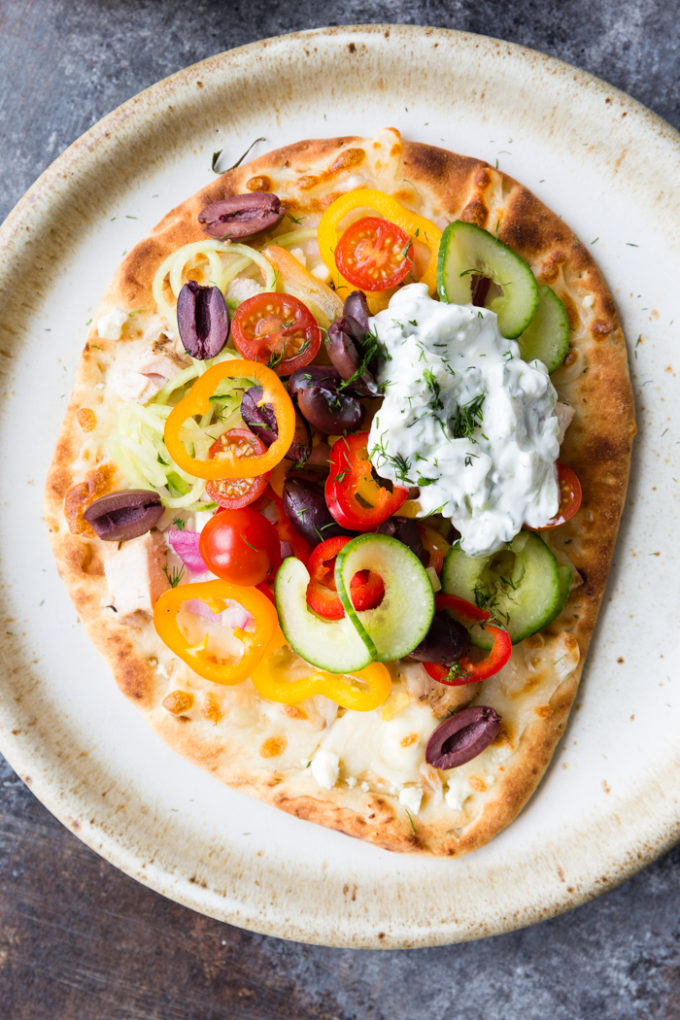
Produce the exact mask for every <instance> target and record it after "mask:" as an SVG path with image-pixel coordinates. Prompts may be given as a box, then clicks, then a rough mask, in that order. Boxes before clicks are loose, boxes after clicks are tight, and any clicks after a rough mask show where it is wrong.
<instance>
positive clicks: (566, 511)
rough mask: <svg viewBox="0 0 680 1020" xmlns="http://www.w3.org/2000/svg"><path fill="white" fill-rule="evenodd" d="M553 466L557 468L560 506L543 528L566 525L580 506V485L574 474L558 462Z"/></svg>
mask: <svg viewBox="0 0 680 1020" xmlns="http://www.w3.org/2000/svg"><path fill="white" fill-rule="evenodd" d="M555 466H556V467H557V485H558V487H559V490H560V505H559V509H558V511H557V513H556V514H555V516H554V517H551V518H550V520H549V521H548V523H547V524H544V525H543V527H544V528H559V527H560V525H562V524H566V522H567V521H570V520H571V518H572V517H573V516H574V514H575V513H576V512H577V510H578V509H579V507H580V506H581V495H582V493H581V483H580V482H579V480H578V477H577V475H576V472H575V471H572V469H571V468H570V467H567V466H566V464H560V462H559V460H558V461H557V462H556V465H555ZM533 530H542V529H533Z"/></svg>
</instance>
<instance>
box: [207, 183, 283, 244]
mask: <svg viewBox="0 0 680 1020" xmlns="http://www.w3.org/2000/svg"><path fill="white" fill-rule="evenodd" d="M284 212H285V210H284V208H283V206H282V205H281V201H280V199H279V197H278V195H272V194H270V193H269V192H263V191H260V192H253V193H251V194H249V195H231V196H230V197H229V198H223V199H221V201H219V202H213V203H212V205H208V206H206V207H205V209H203V211H202V212H200V213H199V215H198V222H199V223H202V224H203V229H204V230H205V232H206V233H207V234H210V236H211V237H218V238H222V237H225V238H226V237H228V238H235V237H238V238H241V239H242V238H244V237H253V235H254V234H260V233H262V231H263V230H267V229H268V228H269V227H275V226H276V224H277V223H278V222H279V220H280V219H281V218H282V217H283V214H284Z"/></svg>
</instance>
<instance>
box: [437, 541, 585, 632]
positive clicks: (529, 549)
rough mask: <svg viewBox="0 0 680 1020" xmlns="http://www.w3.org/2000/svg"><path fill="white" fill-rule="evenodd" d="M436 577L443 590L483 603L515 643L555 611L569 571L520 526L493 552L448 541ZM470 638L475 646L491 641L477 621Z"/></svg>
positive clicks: (561, 601) (566, 588) (563, 596)
mask: <svg viewBox="0 0 680 1020" xmlns="http://www.w3.org/2000/svg"><path fill="white" fill-rule="evenodd" d="M566 569H567V570H569V568H568V567H567V568H566ZM441 580H442V588H443V590H444V591H445V592H446V593H447V594H449V595H458V596H459V598H463V599H465V600H466V601H467V602H471V603H472V604H473V605H476V606H479V607H480V608H482V609H488V610H489V612H490V613H491V615H492V617H493V618H494V619H495V620H497V621H498V624H499V625H500V626H501V627H505V628H506V629H507V631H508V633H509V634H510V640H511V641H512V643H513V644H517V643H518V642H519V641H522V640H523V639H524V638H525V637H528V636H529V635H530V634H534V633H535V632H536V631H537V630H540V629H541V627H545V626H546V625H547V624H548V623H550V621H551V620H554V618H555V617H556V616H557V614H558V613H559V612H560V610H561V609H562V606H563V605H564V603H565V602H566V599H567V596H568V595H569V582H570V580H571V571H569V576H568V577H566V576H565V575H564V574H563V573H562V572H561V569H560V568H559V567H558V564H557V560H556V559H555V556H554V555H553V553H552V552H551V550H550V549H549V548H548V546H547V545H546V544H545V542H544V541H543V539H542V538H539V536H538V535H536V534H534V532H533V531H520V533H519V535H515V537H514V538H513V540H512V542H508V544H507V545H506V546H504V547H503V549H501V550H499V552H497V553H494V554H493V555H492V556H481V557H473V556H466V554H465V553H464V552H462V550H461V548H460V546H459V545H454V546H452V547H451V549H449V551H448V553H447V555H446V559H445V560H444V569H443V571H442V578H441ZM470 638H471V640H472V641H473V643H474V644H475V645H477V646H478V647H480V648H490V647H491V644H492V641H491V639H490V638H489V635H488V634H486V633H485V631H484V630H483V628H481V627H474V628H473V629H472V631H471V632H470Z"/></svg>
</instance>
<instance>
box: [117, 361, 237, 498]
mask: <svg viewBox="0 0 680 1020" xmlns="http://www.w3.org/2000/svg"><path fill="white" fill-rule="evenodd" d="M237 357H239V355H238V354H237V352H236V351H233V350H231V349H227V348H225V349H224V350H222V351H221V352H220V353H219V354H218V355H217V357H215V358H212V359H211V360H210V361H193V362H192V364H191V365H189V366H188V367H187V368H185V369H183V370H182V371H181V372H178V373H177V375H176V376H175V377H174V378H173V379H170V380H168V382H167V383H166V384H165V386H164V387H163V389H161V390H160V391H159V392H158V393H157V394H156V397H155V398H154V399H153V400H150V401H149V402H148V403H147V404H138V403H135V402H133V401H128V402H126V403H124V404H121V406H120V408H119V410H118V416H117V421H116V428H115V430H114V432H113V434H112V435H111V436H110V437H109V440H108V451H109V455H110V456H111V458H112V460H113V461H114V463H115V464H116V465H117V467H118V469H119V470H120V471H121V473H122V474H123V475H124V476H125V478H126V479H127V480H128V481H129V482H130V484H131V486H132V487H133V488H138V489H154V490H155V491H156V492H157V493H158V495H159V497H160V500H161V503H162V504H163V505H164V506H167V507H170V508H172V509H180V508H182V509H185V510H200V508H201V505H202V503H203V502H204V501H205V497H204V490H205V481H204V479H202V478H194V477H193V476H192V475H189V474H187V473H186V472H184V471H182V470H181V469H180V468H179V467H177V465H176V464H175V463H174V462H173V461H172V459H171V458H170V454H169V453H168V451H167V449H166V447H165V441H164V439H163V430H164V428H165V421H166V418H167V417H168V415H169V414H170V411H171V410H172V408H173V406H174V405H175V404H176V403H177V402H178V401H179V400H180V399H181V398H182V397H183V396H184V394H185V392H186V389H187V387H188V386H190V385H191V384H192V383H193V382H194V381H195V380H196V379H197V378H198V376H199V375H202V373H203V372H204V371H205V370H206V368H209V367H210V366H211V365H215V364H219V363H220V362H222V361H228V360H230V359H231V358H237ZM249 385H250V383H249V381H247V380H245V379H224V380H223V381H222V383H221V384H220V386H219V388H218V390H217V392H216V394H215V399H214V400H213V401H212V404H213V408H212V410H211V412H210V413H209V414H206V415H204V416H203V418H202V419H201V421H200V422H197V421H195V420H194V419H193V418H189V419H188V420H187V421H186V422H185V424H184V427H183V429H182V433H183V437H185V438H186V439H187V441H188V442H191V443H192V444H193V448H194V456H198V457H207V455H208V450H209V448H210V446H211V444H212V443H213V441H214V440H215V439H216V438H217V436H218V435H219V434H220V433H222V432H224V431H225V429H228V428H234V427H236V426H239V425H241V424H242V419H241V413H240V406H241V397H242V395H243V390H244V389H245V388H247V387H248V386H249ZM212 425H215V426H216V427H215V428H211V426H212Z"/></svg>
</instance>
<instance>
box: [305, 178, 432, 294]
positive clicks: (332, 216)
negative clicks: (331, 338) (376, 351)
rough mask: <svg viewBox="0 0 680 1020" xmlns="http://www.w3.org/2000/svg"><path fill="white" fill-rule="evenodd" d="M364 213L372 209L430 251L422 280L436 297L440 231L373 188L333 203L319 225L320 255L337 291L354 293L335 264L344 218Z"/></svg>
mask: <svg viewBox="0 0 680 1020" xmlns="http://www.w3.org/2000/svg"><path fill="white" fill-rule="evenodd" d="M362 209H372V210H374V211H375V212H377V213H380V215H381V216H383V217H384V218H385V219H386V220H389V221H390V223H396V225H397V226H398V227H401V229H402V230H403V231H404V233H406V234H408V236H409V237H410V238H411V239H412V240H413V242H414V244H419V243H421V244H423V245H425V247H426V248H427V249H429V258H428V261H427V265H426V266H425V269H424V270H423V272H422V273H421V274H420V280H421V282H422V283H426V284H427V286H428V287H429V289H430V292H431V293H432V294H435V293H436V292H437V255H438V253H439V243H440V241H441V239H442V232H441V230H440V229H439V227H437V226H436V225H435V224H434V223H432V222H431V221H430V220H428V219H425V217H424V216H419V215H418V214H417V213H415V212H413V211H412V210H411V209H407V208H406V206H404V205H402V204H401V202H398V201H397V200H396V198H392V196H391V195H387V194H385V192H384V191H377V190H376V189H373V188H356V189H355V190H354V191H348V192H347V193H346V194H344V195H340V197H339V198H336V200H335V201H334V202H331V204H330V205H329V206H328V208H327V209H326V211H325V212H324V214H323V216H322V217H321V220H320V221H319V226H318V229H317V238H318V241H319V251H320V253H321V258H322V259H323V260H324V262H325V263H326V265H327V267H328V269H329V270H330V272H331V279H332V280H333V283H334V285H335V289H336V290H337V291H340V293H342V294H344V296H345V297H346V296H347V294H349V293H350V291H352V290H354V289H355V288H354V286H353V285H352V284H351V283H349V281H348V280H345V279H344V278H343V277H342V276H340V274H339V272H338V269H337V266H336V264H335V247H336V245H337V243H338V237H339V236H340V234H341V233H342V228H341V226H340V224H341V223H342V221H343V220H344V218H345V217H346V216H347V215H348V214H349V213H353V212H355V211H357V210H362ZM344 288H346V289H344Z"/></svg>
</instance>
